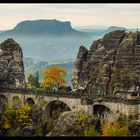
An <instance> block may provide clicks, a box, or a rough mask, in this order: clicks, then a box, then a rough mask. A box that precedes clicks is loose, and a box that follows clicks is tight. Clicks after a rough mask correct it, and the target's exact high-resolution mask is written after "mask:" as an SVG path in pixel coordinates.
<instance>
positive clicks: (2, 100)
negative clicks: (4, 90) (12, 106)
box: [0, 95, 8, 113]
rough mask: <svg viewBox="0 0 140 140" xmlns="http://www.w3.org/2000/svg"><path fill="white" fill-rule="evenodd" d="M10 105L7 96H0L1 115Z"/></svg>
mask: <svg viewBox="0 0 140 140" xmlns="http://www.w3.org/2000/svg"><path fill="white" fill-rule="evenodd" d="M7 104H8V99H7V97H6V96H5V95H0V113H1V112H2V111H3V109H4V108H5V107H6V105H7Z"/></svg>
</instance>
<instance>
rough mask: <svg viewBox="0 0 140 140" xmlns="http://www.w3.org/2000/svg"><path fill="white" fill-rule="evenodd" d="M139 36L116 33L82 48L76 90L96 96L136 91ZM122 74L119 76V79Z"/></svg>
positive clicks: (136, 34)
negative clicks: (83, 90)
mask: <svg viewBox="0 0 140 140" xmlns="http://www.w3.org/2000/svg"><path fill="white" fill-rule="evenodd" d="M139 56H140V33H139V32H136V33H132V32H130V33H125V31H124V30H116V31H113V32H110V33H107V34H106V35H105V36H104V37H103V38H102V39H99V40H97V41H94V42H93V44H92V45H91V47H90V50H87V49H86V48H85V47H80V49H79V52H78V54H77V59H76V62H75V65H74V73H73V79H72V84H73V89H74V90H77V89H81V88H82V89H85V90H86V91H88V92H90V93H93V94H115V93H117V92H118V91H120V92H135V91H136V83H137V90H139V89H140V88H139V86H140V84H138V81H139V79H138V77H139V76H140V72H139V71H140V57H139ZM119 75H120V76H119Z"/></svg>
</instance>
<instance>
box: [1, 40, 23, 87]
mask: <svg viewBox="0 0 140 140" xmlns="http://www.w3.org/2000/svg"><path fill="white" fill-rule="evenodd" d="M22 58H23V54H22V49H21V47H20V45H19V44H18V43H17V42H15V41H14V40H13V39H11V38H9V39H7V40H5V41H4V42H2V43H1V44H0V86H1V87H6V88H23V87H25V75H24V67H23V60H22Z"/></svg>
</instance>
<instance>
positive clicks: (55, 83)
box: [42, 66, 66, 89]
mask: <svg viewBox="0 0 140 140" xmlns="http://www.w3.org/2000/svg"><path fill="white" fill-rule="evenodd" d="M65 76H66V70H65V69H64V68H61V67H58V66H53V67H51V68H50V69H46V70H45V71H44V79H43V81H42V86H43V88H45V89H53V88H56V89H59V88H60V87H61V86H66V80H65V79H64V77H65Z"/></svg>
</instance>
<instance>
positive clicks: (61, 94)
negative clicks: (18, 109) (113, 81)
mask: <svg viewBox="0 0 140 140" xmlns="http://www.w3.org/2000/svg"><path fill="white" fill-rule="evenodd" d="M0 92H10V93H18V94H25V95H26V94H34V95H42V96H48V97H56V98H60V97H63V98H81V99H83V100H88V101H90V102H91V100H92V101H93V100H94V99H102V100H104V101H116V102H123V101H130V100H131V99H127V98H121V97H119V96H114V95H93V94H90V93H86V92H83V91H82V90H81V91H53V90H43V89H38V90H37V89H28V88H0ZM133 102H140V97H137V98H134V99H133Z"/></svg>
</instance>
